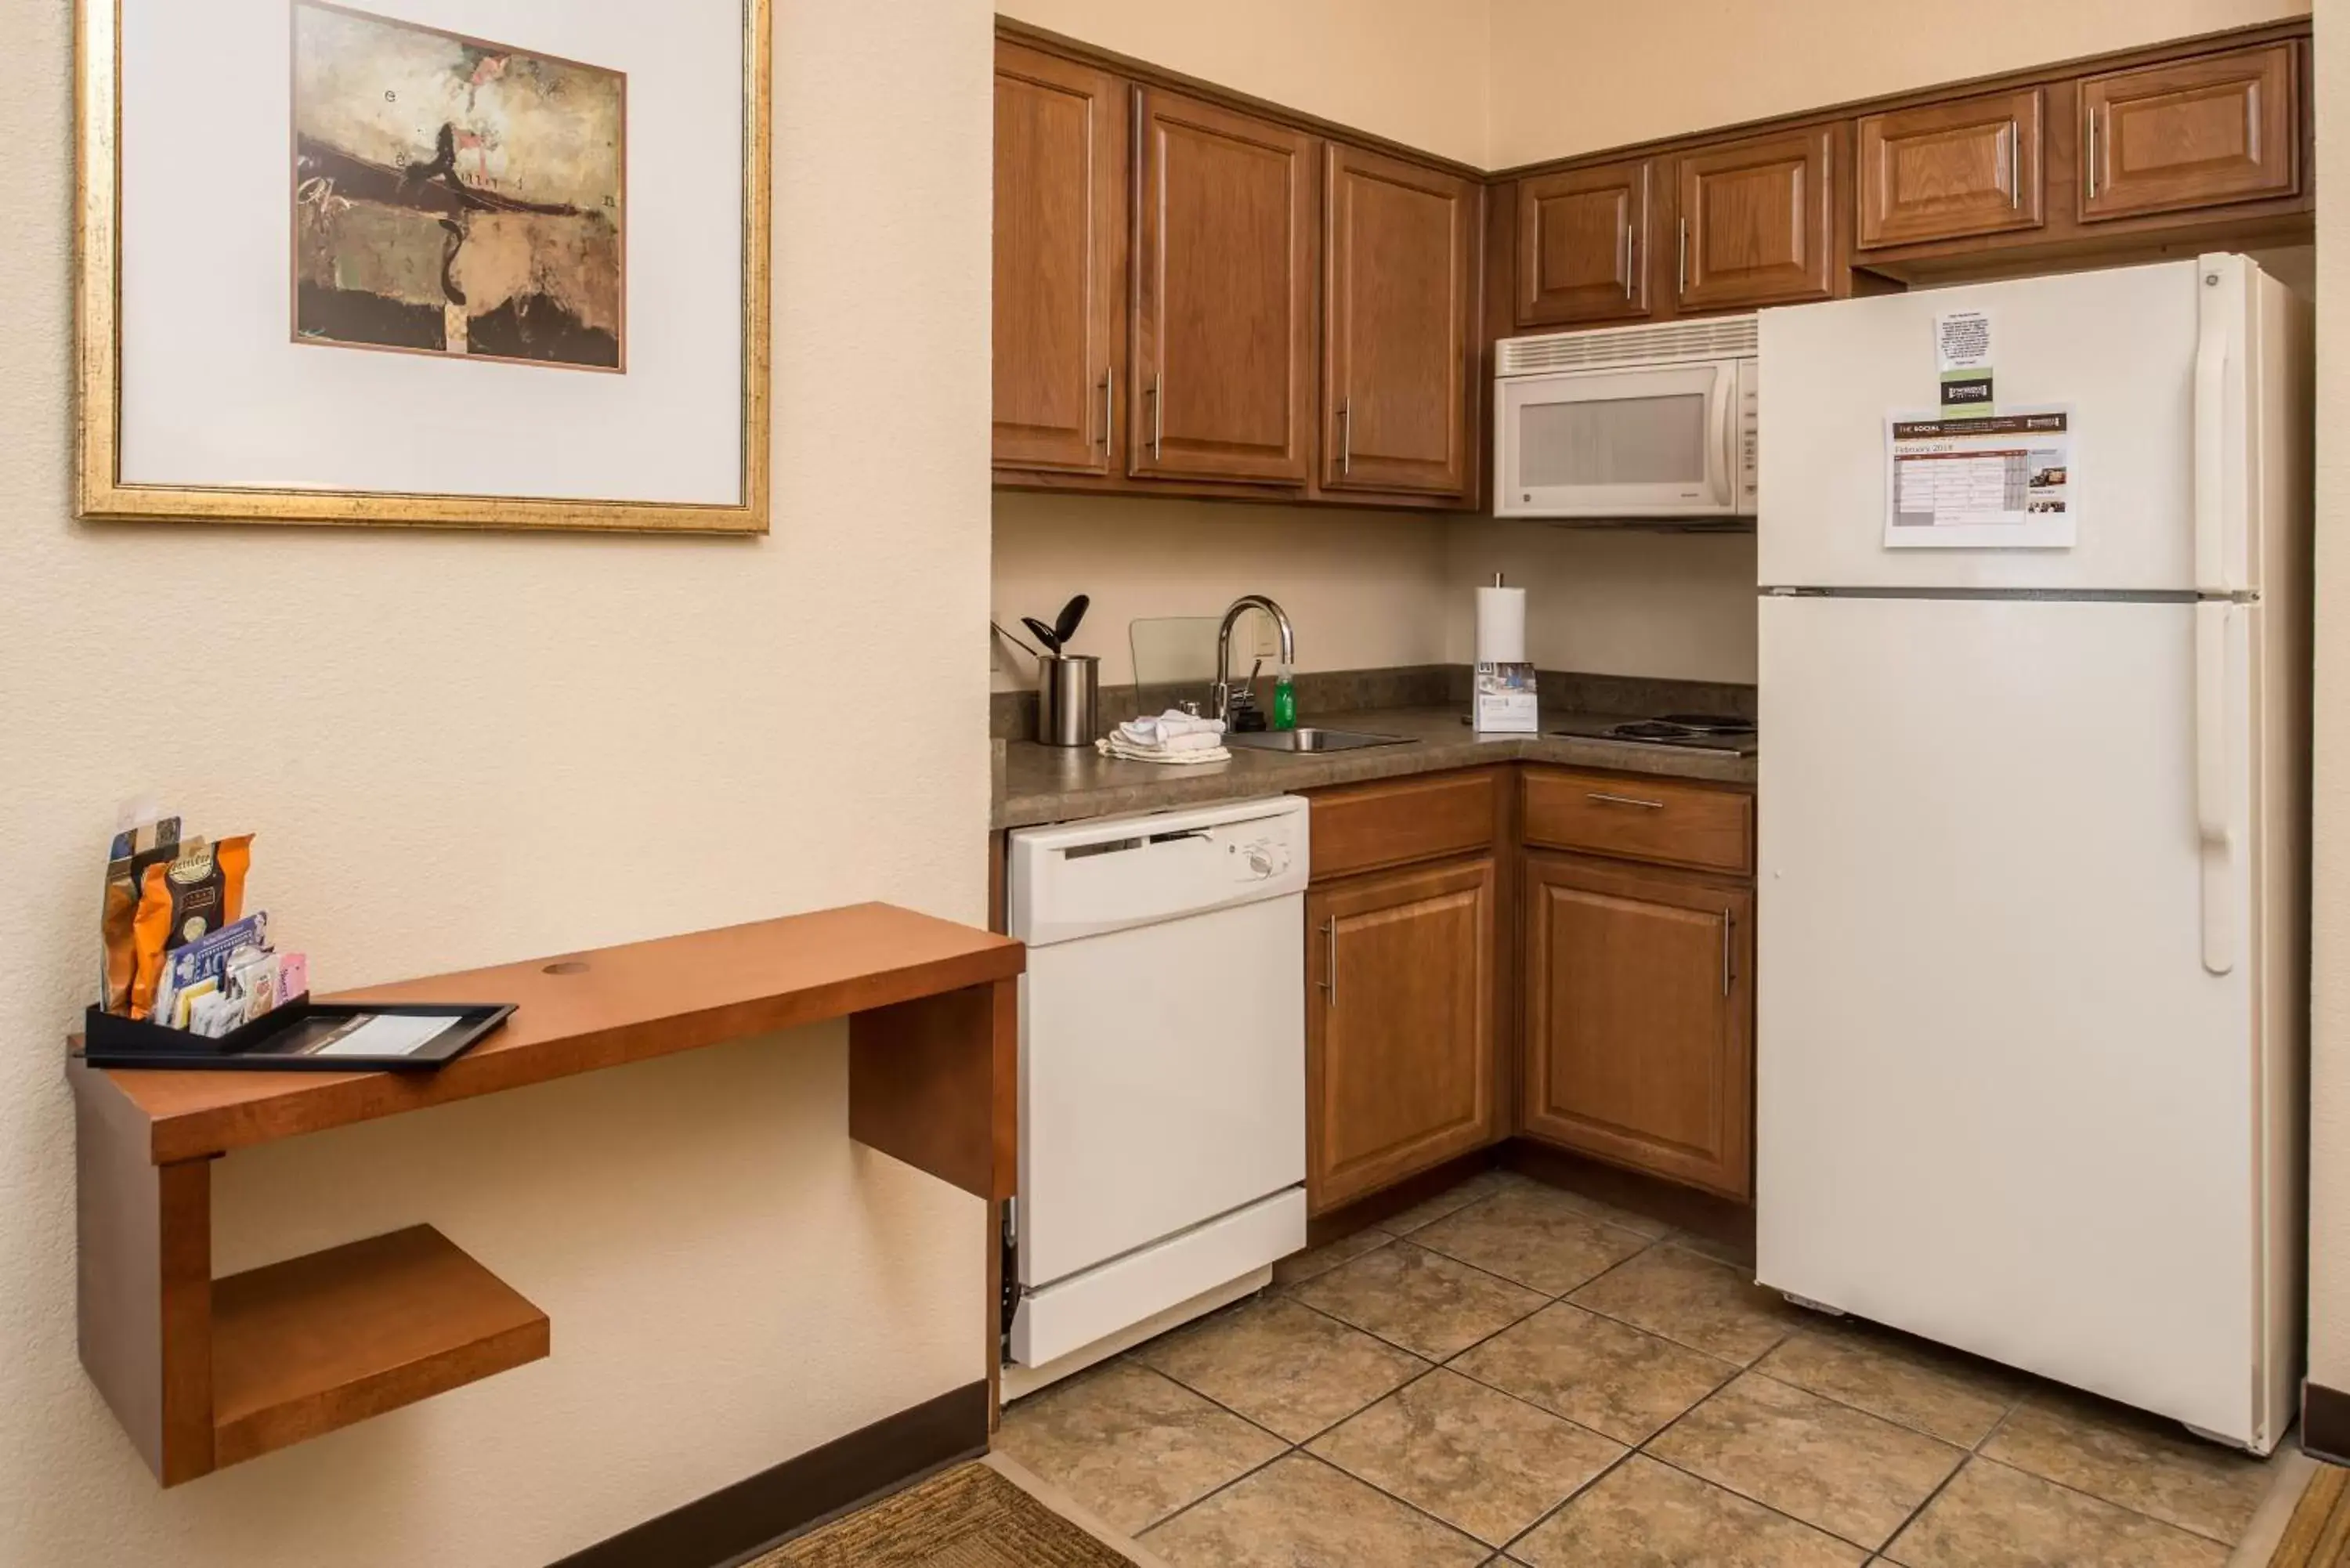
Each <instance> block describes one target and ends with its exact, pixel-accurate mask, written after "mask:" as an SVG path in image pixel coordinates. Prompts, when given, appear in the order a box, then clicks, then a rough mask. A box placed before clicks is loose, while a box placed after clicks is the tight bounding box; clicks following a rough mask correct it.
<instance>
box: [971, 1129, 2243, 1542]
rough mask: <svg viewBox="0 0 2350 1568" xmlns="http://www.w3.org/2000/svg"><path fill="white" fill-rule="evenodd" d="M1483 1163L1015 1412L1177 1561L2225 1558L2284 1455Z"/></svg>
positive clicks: (1031, 1454)
mask: <svg viewBox="0 0 2350 1568" xmlns="http://www.w3.org/2000/svg"><path fill="white" fill-rule="evenodd" d="M1719 1254H1720V1249H1718V1248H1714V1247H1711V1246H1710V1245H1709V1244H1707V1243H1704V1242H1701V1241H1697V1240H1696V1239H1695V1238H1691V1237H1687V1236H1682V1235H1679V1234H1677V1233H1675V1232H1673V1231H1670V1230H1669V1228H1667V1227H1665V1226H1661V1225H1659V1224H1656V1223H1654V1222H1652V1221H1649V1220H1645V1219H1642V1218H1639V1217H1638V1216H1635V1215H1631V1214H1627V1213H1625V1212H1623V1211H1622V1210H1614V1209H1610V1208H1607V1206H1605V1205H1602V1204H1598V1203H1596V1202H1592V1201H1589V1200H1587V1199H1582V1198H1580V1197H1576V1196H1575V1195H1573V1194H1569V1193H1565V1192H1560V1191H1557V1190H1555V1189H1551V1188H1547V1187H1543V1186H1539V1185H1536V1184H1534V1183H1533V1182H1530V1181H1526V1180H1523V1179H1519V1178H1516V1177H1511V1176H1504V1175H1501V1174H1499V1173H1488V1174H1487V1175H1484V1176H1481V1177H1478V1178H1476V1179H1473V1180H1471V1181H1470V1182H1468V1183H1465V1184H1464V1185H1462V1186H1461V1187H1459V1188H1456V1189H1453V1190H1452V1191H1451V1192H1449V1193H1447V1194H1445V1195H1443V1196H1442V1197H1440V1198H1437V1199H1431V1200H1430V1201H1429V1202H1427V1203H1424V1204H1422V1205H1420V1206H1419V1208H1417V1209H1415V1210H1411V1211H1409V1213H1406V1214H1403V1215H1400V1216H1399V1217H1397V1218H1396V1219H1395V1220H1390V1221H1388V1223H1387V1224H1386V1225H1385V1226H1383V1227H1381V1228H1380V1229H1378V1230H1375V1231H1364V1232H1361V1233H1359V1234H1357V1235H1355V1236H1352V1237H1349V1238H1348V1239H1347V1240H1346V1241H1339V1242H1336V1243H1334V1244H1333V1245H1331V1246H1329V1247H1326V1248H1324V1249H1322V1250H1321V1251H1318V1252H1309V1253H1305V1254H1303V1255H1301V1256H1299V1257H1296V1258H1294V1259H1291V1260H1289V1261H1288V1262H1285V1263H1284V1264H1283V1265H1282V1266H1281V1267H1280V1268H1279V1269H1278V1270H1277V1271H1276V1273H1275V1282H1274V1289H1273V1290H1271V1291H1268V1292H1266V1293H1263V1294H1262V1295H1260V1296H1258V1297H1256V1298H1255V1299H1253V1300H1251V1301H1246V1302H1243V1303H1238V1304H1236V1305H1234V1306H1232V1307H1228V1308H1226V1309H1225V1310H1223V1311H1222V1312H1220V1313H1218V1314H1214V1315H1213V1316H1211V1317H1208V1318H1205V1319H1203V1320H1201V1322H1199V1323H1197V1324H1191V1325H1190V1326H1188V1327H1186V1328H1184V1329H1181V1330H1180V1331H1178V1332H1177V1333H1174V1334H1169V1335H1167V1336H1165V1337H1163V1338H1161V1339H1158V1340H1154V1341H1152V1342H1150V1343H1149V1344H1147V1345H1140V1346H1138V1347H1137V1348H1136V1349H1134V1350H1133V1351H1131V1352H1129V1353H1128V1354H1127V1355H1124V1356H1122V1357H1120V1358H1119V1359H1118V1360H1117V1361H1114V1362H1111V1363H1109V1364H1108V1365H1107V1366H1100V1367H1097V1368H1095V1369H1094V1370H1092V1371H1090V1372H1087V1373H1085V1374H1083V1375H1081V1376H1078V1377H1076V1378H1073V1379H1071V1380H1070V1381H1068V1382H1066V1383H1063V1384H1059V1385H1056V1386H1054V1387H1051V1388H1048V1389H1046V1390H1045V1391H1044V1392H1043V1393H1041V1394H1038V1395H1035V1396H1034V1397H1031V1398H1029V1399H1027V1400H1024V1401H1023V1402H1022V1403H1020V1404H1018V1405H1015V1406H1014V1407H1012V1408H1011V1409H1009V1410H1007V1411H1006V1412H1005V1413H1004V1417H1003V1435H1002V1437H1001V1438H1000V1440H999V1446H1000V1447H1001V1449H1003V1451H1005V1452H1007V1453H1008V1454H1009V1455H1010V1456H1011V1457H1012V1458H1014V1459H1017V1460H1018V1461H1019V1462H1020V1463H1022V1464H1024V1465H1025V1466H1027V1467H1028V1468H1029V1469H1033V1470H1034V1471H1035V1472H1036V1473H1037V1474H1038V1475H1039V1476H1041V1477H1042V1478H1043V1479H1044V1480H1045V1481H1047V1482H1049V1483H1050V1484H1052V1485H1053V1486H1055V1487H1057V1488H1060V1489H1062V1490H1064V1491H1066V1493H1067V1494H1068V1495H1069V1496H1070V1497H1072V1498H1073V1499H1074V1500H1075V1501H1076V1503H1077V1504H1079V1505H1081V1506H1082V1507H1083V1508H1084V1509H1085V1510H1087V1511H1090V1512H1091V1513H1092V1514H1094V1515H1096V1516H1098V1517H1099V1519H1101V1520H1102V1521H1106V1522H1107V1524H1108V1525H1109V1526H1111V1527H1112V1528H1114V1529H1117V1530H1121V1531H1125V1532H1130V1533H1131V1534H1132V1535H1134V1536H1135V1537H1137V1538H1138V1539H1139V1543H1140V1544H1141V1545H1142V1546H1143V1547H1145V1548H1147V1549H1148V1550H1149V1552H1154V1553H1156V1554H1157V1555H1158V1557H1159V1559H1161V1560H1162V1561H1163V1562H1165V1563H1168V1564H1170V1568H1451V1565H1452V1564H1459V1565H1461V1568H1478V1565H1480V1564H1486V1563H1492V1564H1522V1565H1524V1568H1567V1565H1570V1564H1571V1565H1573V1568H1665V1565H1669V1564H1681V1563H1692V1564H1694V1563H1703V1564H1707V1565H1708V1568H1814V1565H1816V1568H1840V1565H1852V1564H1859V1563H1887V1564H1896V1565H1898V1568H2056V1565H2071V1564H2084V1565H2085V1564H2105V1563H2115V1564H2121V1563H2127V1564H2133V1565H2141V1568H2221V1565H2223V1564H2225V1563H2227V1562H2228V1560H2229V1553H2230V1547H2232V1546H2233V1545H2234V1544H2235V1543H2236V1542H2237V1541H2238V1539H2239V1538H2240V1537H2241V1536H2242V1535H2243V1533H2244V1532H2245V1530H2246V1528H2247V1527H2248V1525H2249V1524H2250V1523H2251V1519H2252V1515H2253V1511H2254V1510H2255V1509H2256V1508H2258V1507H2259V1506H2260V1504H2261V1501H2262V1497H2263V1496H2264V1495H2265V1494H2266V1492H2267V1491H2268V1490H2269V1483H2270V1480H2271V1469H2270V1467H2269V1466H2267V1465H2264V1464H2262V1463H2259V1462H2257V1461H2254V1460H2252V1459H2249V1458H2246V1457H2244V1456H2242V1455H2239V1454H2231V1453H2229V1452H2227V1451H2225V1450H2223V1449H2217V1448H2214V1447H2211V1446H2210V1445H2207V1444H2204V1443H2200V1442H2198V1441H2196V1440H2195V1439H2193V1438H2189V1437H2188V1436H2187V1435H2186V1434H2185V1433H2184V1432H2183V1431H2181V1430H2180V1429H2179V1428H2177V1427H2174V1426H2170V1425H2168V1424H2166V1423H2162V1422H2158V1421H2155V1420H2152V1419H2150V1418H2147V1417H2139V1416H2137V1415H2134V1414H2132V1413H2130V1412H2127V1411H2124V1410H2120V1409H2118V1408H2116V1407H2111V1406H2106V1405H2101V1404H2095V1403H2093V1402H2091V1401H2089V1400H2086V1399H2085V1398H2081V1397H2075V1396H2072V1395H2068V1394H2065V1393H2064V1392H2063V1391H2062V1390H2059V1389H2057V1388H2055V1387H2054V1386H2049V1385H2046V1384H2042V1383H2038V1382H2036V1381H2034V1380H2033V1379H2029V1378H2026V1377H2023V1376H2019V1375H2016V1374H2012V1373H2008V1372H2004V1371H2002V1370H2000V1369H1998V1368H1995V1367H1991V1366H1986V1365H1984V1364H1982V1363H1980V1362H1976V1361H1972V1360H1970V1359H1967V1358H1964V1357H1961V1356H1958V1355H1951V1354H1949V1353H1946V1352H1942V1351H1939V1350H1936V1349H1934V1348H1933V1347H1931V1346H1928V1345H1922V1344H1919V1343H1918V1342H1917V1341H1914V1340H1910V1339H1907V1338H1904V1337H1902V1336H1899V1335H1896V1334H1889V1333H1885V1332H1882V1331H1878V1330H1874V1329H1870V1328H1867V1327H1865V1326H1862V1325H1857V1324H1845V1323H1840V1322H1837V1321H1835V1320H1832V1319H1828V1318H1825V1317H1821V1316H1816V1315H1814V1314H1808V1313H1804V1312H1802V1311H1800V1310H1798V1309H1796V1308H1794V1307H1791V1306H1789V1305H1787V1304H1786V1303H1784V1302H1783V1301H1782V1300H1781V1299H1780V1298H1779V1297H1777V1296H1776V1295H1774V1294H1773V1293H1769V1292H1765V1291H1761V1290H1758V1289H1756V1288H1755V1287H1754V1286H1753V1285H1752V1283H1750V1282H1749V1274H1748V1273H1747V1272H1743V1271H1742V1270H1741V1269H1740V1268H1739V1267H1737V1266H1736V1265H1735V1263H1733V1262H1728V1261H1725V1260H1724V1259H1723V1258H1722V1257H1721V1256H1720V1255H1719Z"/></svg>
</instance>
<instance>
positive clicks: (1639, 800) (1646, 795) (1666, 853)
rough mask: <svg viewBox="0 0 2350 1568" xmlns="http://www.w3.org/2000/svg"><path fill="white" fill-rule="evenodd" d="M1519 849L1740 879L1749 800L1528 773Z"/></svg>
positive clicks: (1599, 777) (1677, 787) (1658, 783)
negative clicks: (1535, 847)
mask: <svg viewBox="0 0 2350 1568" xmlns="http://www.w3.org/2000/svg"><path fill="white" fill-rule="evenodd" d="M1526 842H1527V843H1528V844H1539V845H1544V846H1549V847H1551V848H1554V849H1581V850H1585V851H1587V852H1589V853H1591V854H1594V855H1612V856H1616V857H1618V858H1620V859H1625V860H1649V861H1654V862H1656V863H1658V864H1659V865H1664V866H1694V867H1699V868H1700V869H1702V870H1708V871H1727V872H1729V873H1730V874H1731V875H1732V876H1737V877H1744V876H1748V875H1751V874H1752V871H1753V869H1754V797H1753V796H1752V795H1750V794H1743V793H1742V792H1740V791H1736V790H1728V789H1710V788H1707V787H1705V786H1704V785H1701V784H1679V783H1676V782H1674V781H1672V780H1669V779H1655V778H1625V777H1621V776H1617V775H1615V774H1580V773H1571V772H1568V771H1566V770H1565V769H1561V768H1530V769H1528V770H1527V771H1526ZM1315 860H1316V862H1317V864H1318V862H1319V860H1320V851H1319V846H1316V851H1315Z"/></svg>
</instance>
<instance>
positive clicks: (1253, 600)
mask: <svg viewBox="0 0 2350 1568" xmlns="http://www.w3.org/2000/svg"><path fill="white" fill-rule="evenodd" d="M1251 610H1263V612H1264V613H1265V614H1267V615H1269V616H1271V617H1272V618H1273V624H1274V628H1276V629H1277V630H1279V632H1280V633H1281V662H1282V666H1283V668H1284V669H1286V668H1289V667H1290V666H1292V665H1294V664H1295V662H1296V659H1297V639H1295V638H1294V637H1292V636H1291V635H1290V631H1289V617H1288V615H1287V614H1286V613H1285V612H1284V611H1283V609H1282V607H1280V606H1279V605H1277V604H1275V603H1274V602H1273V601H1272V600H1271V599H1269V598H1267V597H1264V596H1263V594H1243V595H1242V596H1241V597H1238V598H1236V599H1234V600H1233V601H1232V608H1230V609H1228V610H1226V611H1225V612H1224V623H1223V625H1222V626H1220V627H1218V628H1216V687H1215V693H1214V696H1215V705H1216V717H1217V718H1219V719H1230V718H1231V717H1232V628H1233V626H1234V625H1236V624H1237V623H1238V622H1239V620H1240V618H1241V617H1243V616H1244V615H1246V614H1247V613H1248V612H1249V611H1251Z"/></svg>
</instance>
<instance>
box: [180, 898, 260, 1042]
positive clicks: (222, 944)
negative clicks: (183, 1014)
mask: <svg viewBox="0 0 2350 1568" xmlns="http://www.w3.org/2000/svg"><path fill="white" fill-rule="evenodd" d="M268 946H269V915H268V913H267V911H265V910H263V911H256V912H255V913H254V914H250V915H247V916H245V917H244V919H241V920H237V921H234V922H233V923H232V924H229V925H225V926H223V927H221V928H220V929H218V930H215V931H211V932H208V933H207V934H205V935H203V936H201V937H198V938H197V939H196V940H194V941H192V942H189V943H187V944H186V945H185V946H183V947H181V948H178V949H175V950H172V952H170V953H167V954H165V955H164V958H163V965H162V977H161V979H160V980H158V981H156V984H155V995H154V997H153V999H152V1003H151V1005H152V1007H153V1010H154V1015H155V1017H156V1018H157V1020H159V1021H161V1022H165V1023H169V1022H172V1020H174V1019H176V1018H177V1017H178V1016H179V1012H180V1009H179V997H180V993H181V992H183V991H185V990H186V989H187V988H188V987H189V986H191V985H193V984H194V983H195V982H196V981H200V980H215V981H224V980H225V979H226V976H227V973H228V971H229V970H230V969H231V968H232V967H234V964H235V963H236V961H237V959H238V957H239V956H240V954H241V953H242V952H243V951H244V950H246V949H256V950H257V949H265V948H267V947H268Z"/></svg>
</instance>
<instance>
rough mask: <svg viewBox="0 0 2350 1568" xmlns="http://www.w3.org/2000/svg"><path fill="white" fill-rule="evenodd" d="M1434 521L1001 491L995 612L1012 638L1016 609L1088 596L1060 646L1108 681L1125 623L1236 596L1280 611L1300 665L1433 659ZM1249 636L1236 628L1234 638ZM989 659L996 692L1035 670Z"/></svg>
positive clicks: (1125, 675) (1121, 670)
mask: <svg viewBox="0 0 2350 1568" xmlns="http://www.w3.org/2000/svg"><path fill="white" fill-rule="evenodd" d="M1444 527H1445V524H1443V523H1441V522H1440V521H1438V520H1436V519H1434V518H1430V517H1424V516H1420V515H1419V514H1412V513H1390V512H1368V511H1357V510H1354V509H1352V508H1347V509H1344V510H1338V509H1330V510H1309V509H1307V508H1305V507H1302V506H1249V505H1240V504H1232V503H1228V502H1211V501H1159V500H1150V499H1131V498H1128V497H1124V496H1087V495H1045V494H1035V493H1024V492H1017V491H999V492H997V493H996V496H995V589H994V594H995V601H994V602H995V618H996V619H997V620H998V621H999V622H1001V623H1002V624H1003V626H1004V627H1005V628H1008V629H1009V630H1011V631H1012V632H1014V634H1015V635H1017V636H1019V637H1021V638H1023V639H1026V637H1027V633H1026V632H1025V631H1024V630H1023V629H1022V628H1021V626H1020V618H1021V617H1022V616H1024V615H1033V616H1035V618H1037V619H1039V620H1042V621H1046V622H1049V621H1050V620H1051V619H1052V618H1053V616H1054V613H1055V611H1057V610H1058V609H1059V608H1060V607H1061V606H1062V605H1063V604H1064V603H1066V601H1067V599H1068V597H1069V596H1070V595H1072V594H1077V593H1083V594H1087V595H1089V596H1091V597H1092V599H1093V605H1092V607H1091V608H1090V609H1088V610H1087V612H1086V623H1085V626H1084V628H1082V629H1080V630H1079V631H1078V633H1077V636H1076V640H1075V641H1074V642H1073V643H1072V644H1071V647H1070V651H1071V652H1073V653H1091V654H1097V655H1099V656H1100V658H1101V661H1102V674H1101V678H1102V681H1103V683H1104V684H1106V685H1112V686H1116V685H1124V684H1125V683H1127V682H1128V681H1130V680H1133V679H1134V675H1133V670H1134V660H1133V659H1132V657H1131V655H1130V653H1129V648H1130V639H1129V637H1128V623H1129V622H1131V621H1134V620H1137V619H1139V618H1146V617H1156V616H1221V615H1222V614H1223V612H1224V607H1225V606H1227V605H1229V604H1231V603H1232V600H1233V599H1235V598H1237V597H1239V596H1241V595H1242V594H1245V593H1261V594H1267V595H1270V596H1271V597H1272V598H1273V599H1274V602H1275V603H1277V604H1278V605H1280V606H1281V607H1282V608H1283V609H1284V610H1285V611H1287V612H1288V615H1289V622H1290V629H1291V631H1292V632H1293V633H1294V635H1295V643H1296V648H1297V667H1298V668H1299V669H1300V670H1372V669H1381V668H1385V667H1388V666H1392V665H1403V664H1434V663H1436V662H1438V661H1439V660H1440V659H1443V658H1444V657H1445V652H1444V639H1445V624H1444V616H1445V605H1446V601H1445V592H1444ZM1252 646H1253V645H1252V644H1251V643H1250V642H1249V641H1248V640H1247V634H1246V633H1243V634H1242V635H1241V638H1240V639H1236V640H1235V642H1234V644H1233V647H1234V649H1236V650H1240V649H1249V648H1251V647H1252ZM1235 657H1236V658H1237V657H1238V652H1237V651H1236V654H1235ZM1243 668H1245V666H1244V665H1243ZM1267 668H1271V662H1270V660H1268V661H1267ZM993 669H994V673H995V688H996V690H997V691H1010V690H1012V689H1014V688H1015V687H1026V686H1028V685H1029V684H1030V683H1031V682H1032V681H1034V680H1035V665H1034V663H1033V662H1032V661H1031V660H1030V659H1027V658H1026V657H1025V656H1024V655H1022V654H1020V653H1019V652H1017V651H1014V650H1012V649H1006V648H1005V647H1004V645H1003V643H1001V642H998V643H997V644H996V653H995V658H994V660H993Z"/></svg>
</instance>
